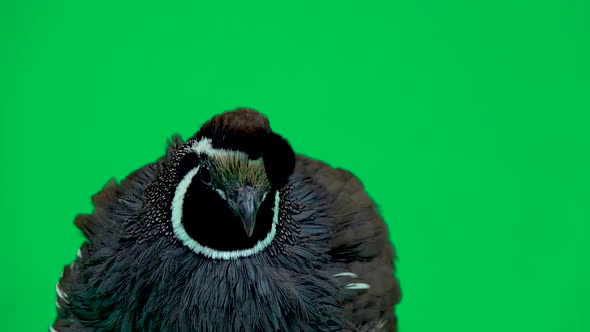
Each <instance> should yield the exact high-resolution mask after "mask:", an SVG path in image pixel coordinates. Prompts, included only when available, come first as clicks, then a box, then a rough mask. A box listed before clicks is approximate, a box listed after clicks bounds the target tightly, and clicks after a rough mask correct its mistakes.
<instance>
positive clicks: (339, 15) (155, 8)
mask: <svg viewBox="0 0 590 332" xmlns="http://www.w3.org/2000/svg"><path fill="white" fill-rule="evenodd" d="M585 2H586V1H541V0H535V1H533V0H531V1H524V0H520V1H508V0H502V1H497V0H496V1H437V0H429V1H364V2H358V3H357V2H353V1H350V2H346V1H301V0H300V1H294V2H281V1H265V2H250V1H235V2H220V3H218V4H212V3H211V2H205V1H184V2H174V3H172V2H170V3H167V4H163V3H164V2H162V3H159V2H148V1H90V0H89V1H20V2H11V3H10V4H9V3H8V1H6V2H2V4H1V5H0V25H1V30H0V31H1V34H2V35H1V45H0V47H1V49H0V77H1V81H2V86H1V90H0V94H1V98H0V110H1V113H0V137H1V141H0V142H1V146H0V148H1V150H0V169H1V171H0V181H1V196H0V206H1V208H0V221H1V225H2V226H1V230H0V237H1V241H0V254H1V255H2V256H1V257H2V273H1V274H0V275H1V279H0V294H1V300H0V309H1V310H0V315H1V318H2V319H1V321H2V324H1V325H2V330H5V331H43V330H46V328H47V326H48V325H49V324H50V323H52V322H53V319H54V317H55V304H54V301H55V288H54V286H55V283H56V282H57V280H58V278H59V275H60V272H61V269H62V267H63V266H64V265H66V264H69V263H70V262H71V261H72V260H73V259H74V258H75V255H76V251H77V248H78V247H79V245H80V244H81V242H82V240H83V239H82V237H81V235H80V233H79V231H78V230H77V229H76V228H75V227H74V225H73V220H74V217H75V216H76V214H78V213H90V212H91V211H92V206H91V204H90V196H91V195H92V194H94V193H96V192H97V191H98V190H99V189H101V187H102V186H103V185H104V184H105V183H106V182H107V180H109V179H110V178H111V177H115V178H116V179H117V180H121V179H122V178H124V177H125V176H126V175H127V174H128V173H130V172H131V171H133V170H134V169H136V168H139V167H141V166H142V165H144V164H145V163H148V162H151V161H153V160H155V159H156V158H158V157H159V156H160V155H162V153H163V152H164V146H165V142H166V139H167V138H168V137H170V135H171V134H173V133H180V134H182V135H183V137H185V138H186V137H188V136H190V135H192V134H193V133H194V132H195V131H196V130H197V129H198V128H199V126H200V125H201V124H202V123H203V122H204V121H206V120H207V119H209V118H210V117H211V116H213V115H214V114H216V113H219V112H221V111H224V110H229V109H233V108H235V107H238V106H248V107H253V108H256V109H258V110H259V111H261V112H264V113H265V114H267V115H268V117H269V118H270V120H271V124H272V126H273V129H274V130H275V131H276V132H278V133H280V134H282V135H284V136H285V137H287V138H288V139H289V140H290V142H291V143H292V145H293V147H294V149H295V150H296V151H297V152H299V153H302V154H306V155H309V156H312V157H315V158H319V159H322V160H325V161H327V162H329V163H330V164H332V165H333V166H338V167H344V168H347V169H349V170H351V171H352V172H354V173H355V174H356V175H357V176H358V177H360V179H361V180H362V181H363V183H364V184H365V187H366V189H367V190H368V192H369V194H370V195H371V196H372V197H373V198H374V199H375V200H376V202H377V203H378V204H379V206H380V209H381V211H382V213H383V215H384V217H385V219H386V220H387V222H388V225H389V227H390V230H391V238H392V240H393V241H394V243H395V245H396V249H397V252H398V254H399V257H400V258H399V261H398V267H399V277H400V279H401V282H402V287H403V293H404V294H403V302H402V304H401V305H400V307H399V316H400V330H401V331H402V332H413V331H429V332H430V331H452V332H462V331H470V332H472V331H590V320H588V317H589V316H588V311H589V309H590V286H589V285H588V282H589V281H590V268H589V267H588V263H589V258H588V257H589V254H590V250H589V249H590V245H589V244H588V236H589V231H590V226H589V222H590V209H589V205H588V199H589V198H590V195H589V189H588V188H589V185H590V181H589V176H588V172H589V166H590V163H589V159H590V158H589V156H588V153H589V148H590V144H589V143H590V139H589V135H588V130H589V124H590V123H589V121H588V120H589V116H588V112H589V111H590V98H589V93H590V84H589V82H590V81H589V75H588V74H589V73H590V70H589V69H590V68H589V67H590V66H589V64H590V63H589V60H588V59H589V55H590V53H589V51H590V47H589V46H590V44H589V43H588V42H589V38H588V33H589V32H590V29H589V23H588V22H589V21H588V17H589V14H590V11H589V10H588V9H589V8H588V5H586V4H585Z"/></svg>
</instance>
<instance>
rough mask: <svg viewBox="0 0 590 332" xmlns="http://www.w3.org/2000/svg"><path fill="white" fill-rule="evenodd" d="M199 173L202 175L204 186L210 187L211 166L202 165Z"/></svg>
mask: <svg viewBox="0 0 590 332" xmlns="http://www.w3.org/2000/svg"><path fill="white" fill-rule="evenodd" d="M199 173H201V181H203V183H204V184H206V185H208V186H210V185H211V170H210V169H209V165H207V164H202V165H201V169H200V171H199Z"/></svg>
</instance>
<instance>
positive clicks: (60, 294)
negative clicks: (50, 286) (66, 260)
mask: <svg viewBox="0 0 590 332" xmlns="http://www.w3.org/2000/svg"><path fill="white" fill-rule="evenodd" d="M55 291H56V292H57V296H58V297H59V298H60V299H62V300H64V301H65V302H68V294H66V292H64V291H62V290H61V288H59V283H58V284H57V285H55Z"/></svg>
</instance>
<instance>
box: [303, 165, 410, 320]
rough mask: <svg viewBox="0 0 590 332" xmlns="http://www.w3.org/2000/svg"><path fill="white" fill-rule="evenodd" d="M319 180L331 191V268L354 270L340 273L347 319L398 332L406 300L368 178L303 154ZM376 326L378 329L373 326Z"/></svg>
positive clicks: (307, 168)
mask: <svg viewBox="0 0 590 332" xmlns="http://www.w3.org/2000/svg"><path fill="white" fill-rule="evenodd" d="M298 159H299V161H300V162H301V163H302V164H303V165H305V168H306V170H307V171H309V172H310V173H314V174H315V176H314V180H315V181H316V182H317V183H318V184H320V185H321V186H322V187H323V188H324V190H325V191H326V193H327V195H328V200H329V203H330V205H329V206H330V207H329V210H328V213H330V214H331V215H332V216H334V217H335V218H334V219H333V220H334V224H333V225H332V230H333V236H332V243H331V248H332V249H331V251H330V254H331V255H332V262H333V266H332V268H331V270H330V273H332V274H333V275H336V274H339V273H353V274H354V275H356V276H358V277H354V276H346V275H344V276H341V277H337V278H336V279H337V282H339V283H341V284H342V286H343V302H344V303H343V304H344V313H343V314H344V318H345V320H346V321H347V324H348V325H349V326H354V327H355V328H354V329H353V328H351V330H353V331H354V330H366V328H368V327H377V326H379V327H380V328H379V329H377V330H383V331H396V330H397V318H396V316H395V314H394V307H395V304H397V303H398V302H399V301H400V299H401V290H400V286H399V282H398V280H397V278H396V277H395V274H394V272H395V266H394V258H395V254H394V249H393V247H392V245H391V243H390V242H389V236H388V230H387V225H386V224H385V222H384V220H383V218H382V217H381V216H380V215H379V213H378V211H377V208H376V205H375V203H374V202H373V200H371V198H370V197H369V196H368V195H367V193H366V192H365V190H364V188H363V185H362V183H361V182H360V181H359V180H358V179H357V178H356V177H355V176H354V175H353V174H351V173H350V172H348V171H345V170H342V169H334V168H332V167H330V166H329V165H327V164H325V163H323V162H320V161H316V160H312V159H309V158H306V157H301V156H299V157H298ZM351 284H361V285H362V284H366V285H369V288H368V289H362V286H361V289H347V288H346V286H347V285H351ZM371 329H372V330H375V329H376V328H371Z"/></svg>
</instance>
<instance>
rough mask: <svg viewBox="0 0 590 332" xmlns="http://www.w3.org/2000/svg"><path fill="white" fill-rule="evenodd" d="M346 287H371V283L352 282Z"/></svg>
mask: <svg viewBox="0 0 590 332" xmlns="http://www.w3.org/2000/svg"><path fill="white" fill-rule="evenodd" d="M344 288H346V289H369V288H371V286H370V285H369V284H365V283H362V282H359V283H352V284H348V285H346V286H344Z"/></svg>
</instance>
